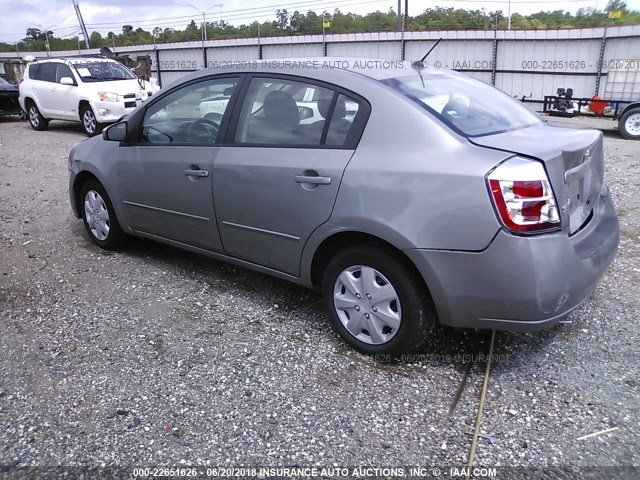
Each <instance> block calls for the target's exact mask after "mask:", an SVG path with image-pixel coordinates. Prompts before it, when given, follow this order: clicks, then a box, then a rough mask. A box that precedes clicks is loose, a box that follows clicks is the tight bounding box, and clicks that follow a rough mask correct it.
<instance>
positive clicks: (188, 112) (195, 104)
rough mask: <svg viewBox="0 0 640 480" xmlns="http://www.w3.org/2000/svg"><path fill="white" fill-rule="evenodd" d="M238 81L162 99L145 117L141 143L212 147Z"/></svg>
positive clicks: (221, 81)
mask: <svg viewBox="0 0 640 480" xmlns="http://www.w3.org/2000/svg"><path fill="white" fill-rule="evenodd" d="M237 83H238V79H237V78H219V79H215V80H206V81H201V82H198V83H193V84H191V85H187V86H186V87H182V88H180V89H178V90H176V91H174V92H172V93H170V94H169V95H167V96H165V97H163V98H161V99H160V100H158V101H157V102H155V103H154V104H153V105H151V106H150V107H149V108H148V109H147V111H146V113H145V116H144V121H143V127H142V142H143V143H158V144H174V143H180V144H185V143H186V144H196V145H211V144H215V143H218V142H219V141H221V139H220V138H219V137H220V135H219V132H220V126H221V124H222V118H223V116H224V114H225V112H226V111H227V108H228V106H229V101H230V99H231V95H232V94H233V92H234V91H235V88H236V85H237Z"/></svg>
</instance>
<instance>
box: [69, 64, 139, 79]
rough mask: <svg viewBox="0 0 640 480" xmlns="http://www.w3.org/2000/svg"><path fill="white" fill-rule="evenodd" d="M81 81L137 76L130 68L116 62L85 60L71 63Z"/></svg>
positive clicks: (133, 77) (132, 77)
mask: <svg viewBox="0 0 640 480" xmlns="http://www.w3.org/2000/svg"><path fill="white" fill-rule="evenodd" d="M73 66H74V68H75V69H76V72H78V75H80V78H82V81H83V82H105V81H111V80H131V79H135V78H137V77H136V76H135V75H134V74H133V72H131V70H129V69H128V68H127V67H125V66H124V65H122V64H120V63H117V62H86V63H76V64H74V65H73Z"/></svg>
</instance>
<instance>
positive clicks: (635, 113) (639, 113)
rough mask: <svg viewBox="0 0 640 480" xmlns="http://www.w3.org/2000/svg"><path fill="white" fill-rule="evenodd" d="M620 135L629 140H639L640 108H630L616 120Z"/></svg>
mask: <svg viewBox="0 0 640 480" xmlns="http://www.w3.org/2000/svg"><path fill="white" fill-rule="evenodd" d="M618 131H619V132H620V135H622V136H623V137H624V138H627V139H629V140H640V108H632V109H631V110H629V111H628V112H625V114H624V115H622V117H620V119H619V120H618Z"/></svg>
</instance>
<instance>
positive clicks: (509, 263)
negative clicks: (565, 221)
mask: <svg viewBox="0 0 640 480" xmlns="http://www.w3.org/2000/svg"><path fill="white" fill-rule="evenodd" d="M618 240H619V227H618V218H617V216H616V212H615V208H614V206H613V203H612V201H611V197H610V195H609V191H608V189H607V188H606V187H603V191H602V192H601V194H600V196H599V197H598V199H597V201H596V204H595V205H594V208H593V216H592V218H591V220H590V221H589V223H588V224H587V225H586V226H585V227H584V228H583V229H582V230H580V231H579V232H577V233H576V234H575V235H573V236H572V237H569V236H568V235H567V234H566V233H564V232H557V233H551V234H542V235H536V236H528V237H525V236H516V235H511V234H509V233H507V232H506V231H503V230H501V231H499V232H498V234H497V235H496V237H495V238H494V240H493V241H492V243H491V244H490V245H489V246H488V247H487V248H486V249H485V250H483V251H481V252H455V251H443V250H423V249H412V250H406V251H405V253H406V254H407V255H408V256H409V257H410V258H411V259H412V260H413V262H414V264H415V265H416V266H417V267H418V269H419V270H420V272H421V273H422V275H423V277H424V278H425V281H426V282H427V285H428V286H429V289H430V291H431V294H432V296H433V300H434V302H435V305H436V308H437V310H438V315H439V318H440V323H442V324H444V325H450V326H455V327H471V328H488V329H494V328H495V329H498V330H538V329H542V328H546V327H549V326H552V325H554V324H556V323H558V322H559V321H561V320H562V319H563V318H565V317H566V316H567V315H568V314H569V313H570V312H571V311H572V310H574V309H576V308H577V307H578V306H580V304H581V303H582V302H584V301H585V300H586V299H587V298H588V297H589V296H590V295H591V293H593V291H594V290H595V289H596V287H597V285H598V283H599V282H600V280H601V279H602V277H603V275H604V273H605V272H606V270H607V268H608V266H609V265H610V264H611V262H612V261H613V258H614V256H615V253H616V249H617V246H618Z"/></svg>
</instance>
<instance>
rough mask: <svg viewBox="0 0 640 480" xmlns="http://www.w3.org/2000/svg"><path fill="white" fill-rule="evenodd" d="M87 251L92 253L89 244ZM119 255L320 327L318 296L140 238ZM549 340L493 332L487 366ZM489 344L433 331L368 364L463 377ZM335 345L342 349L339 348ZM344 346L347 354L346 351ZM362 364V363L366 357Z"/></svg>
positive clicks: (464, 332)
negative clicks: (449, 371)
mask: <svg viewBox="0 0 640 480" xmlns="http://www.w3.org/2000/svg"><path fill="white" fill-rule="evenodd" d="M78 223H79V222H78ZM87 247H88V248H89V249H93V248H94V247H93V246H92V245H91V244H90V243H89V242H88V240H87ZM105 254H110V253H105ZM119 254H122V255H126V256H130V257H135V258H138V259H142V260H143V261H144V262H150V263H153V264H155V265H156V266H160V268H162V269H167V270H169V269H175V270H177V271H180V272H182V273H183V274H185V275H188V276H191V275H194V274H195V275H197V276H204V277H205V278H206V279H205V281H206V282H207V283H208V284H209V285H210V286H212V287H214V288H215V289H216V290H217V291H221V292H224V291H227V290H230V289H233V290H236V291H237V290H240V291H241V292H242V293H243V294H246V295H247V296H249V297H251V298H252V299H253V300H256V301H257V302H258V303H260V302H262V303H269V302H270V303H278V304H280V306H281V308H282V309H284V310H285V311H286V312H287V314H288V315H290V316H291V318H307V317H309V315H310V314H311V315H312V316H313V317H316V318H317V319H320V321H325V320H324V318H325V313H324V308H323V305H322V298H321V297H320V295H319V294H318V292H314V291H312V290H309V289H306V288H304V287H300V286H298V285H294V284H292V283H289V282H286V281H284V280H280V279H277V278H273V277H270V276H268V275H265V274H262V273H258V272H254V271H251V270H248V269H244V268H242V267H235V266H233V265H229V264H226V263H224V262H221V261H216V260H214V259H210V258H206V257H203V256H201V255H197V254H194V253H190V252H185V251H183V250H179V249H177V248H174V247H171V246H168V245H164V244H162V243H158V242H154V241H151V240H146V239H140V238H131V239H130V241H129V242H128V244H127V246H126V248H125V249H124V250H122V251H121V253H119ZM326 321H327V322H328V320H326ZM554 336H555V334H554V333H553V331H551V332H539V333H533V334H529V333H527V334H518V333H507V332H496V342H495V345H494V356H493V359H492V361H494V362H496V363H501V364H503V368H504V367H506V368H507V369H508V368H509V364H510V362H511V361H512V359H516V360H517V362H523V361H526V354H525V355H522V353H523V352H524V351H529V350H544V349H546V348H547V344H548V343H549V342H550V341H552V340H553V338H554ZM490 339H491V331H489V330H472V329H458V328H451V327H441V326H438V327H436V328H435V329H434V331H433V332H432V333H431V335H430V336H429V338H428V339H427V340H426V341H425V343H423V344H422V345H421V346H419V347H418V348H417V349H415V350H414V351H413V352H410V353H408V354H405V355H401V356H400V357H398V358H391V357H389V356H386V355H380V356H377V357H376V356H373V357H370V358H372V359H373V360H374V362H375V363H376V364H378V365H379V366H380V367H381V368H384V369H390V370H393V371H394V372H395V373H398V371H399V370H402V369H403V366H406V365H409V364H422V365H433V366H437V365H454V366H455V367H456V369H457V370H459V371H460V372H464V371H465V370H466V369H467V367H468V365H469V363H474V364H478V363H479V364H484V363H485V362H486V360H487V358H488V353H489V343H490ZM339 344H340V345H343V344H342V342H339ZM343 346H344V353H345V354H346V352H347V350H349V347H348V346H346V345H343ZM342 350H343V349H342V348H338V350H337V353H338V354H340V353H341V352H342ZM350 358H351V360H355V359H356V358H354V357H350ZM362 358H363V361H366V359H367V358H368V357H362ZM383 364H384V365H383ZM516 364H518V363H516Z"/></svg>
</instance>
